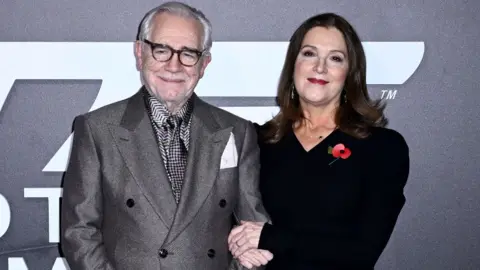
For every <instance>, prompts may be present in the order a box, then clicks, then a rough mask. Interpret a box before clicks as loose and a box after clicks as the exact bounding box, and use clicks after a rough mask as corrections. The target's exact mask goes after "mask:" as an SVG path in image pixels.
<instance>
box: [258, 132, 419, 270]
mask: <svg viewBox="0 0 480 270" xmlns="http://www.w3.org/2000/svg"><path fill="white" fill-rule="evenodd" d="M260 128H261V127H259V126H257V129H260ZM259 138H260V136H259ZM338 144H343V145H344V146H345V147H346V148H348V149H345V150H344V151H343V157H346V156H348V153H347V152H348V151H350V155H349V156H348V157H346V158H345V159H344V158H342V157H339V158H338V159H337V158H336V157H335V156H334V154H335V155H336V156H338V155H339V153H338V151H337V150H338V147H340V146H338V147H337V148H335V149H336V150H334V151H333V153H332V148H334V147H335V146H336V145H338ZM329 147H331V148H330V150H329ZM260 149H261V150H260V151H261V173H260V175H261V176H260V191H261V193H262V197H263V202H264V205H265V208H266V210H267V211H268V213H269V214H270V216H271V219H272V225H270V224H266V225H265V226H264V229H263V230H262V234H261V237H260V244H259V248H261V249H266V250H269V251H271V252H272V253H273V254H274V259H273V260H272V261H271V262H269V264H268V265H267V270H283V269H288V270H293V269H295V270H296V269H299V270H310V269H328V270H330V269H373V267H374V265H375V263H376V261H377V260H378V258H379V256H380V254H381V253H382V251H383V250H384V248H385V246H386V244H387V242H388V240H389V238H390V235H391V233H392V231H393V228H394V225H395V223H396V220H397V217H398V215H399V213H400V210H401V209H402V207H403V205H404V203H405V197H404V194H403V188H404V186H405V184H406V181H407V178H408V173H409V150H408V146H407V144H406V142H405V140H404V138H403V137H402V135H400V134H399V133H398V132H396V131H394V130H391V129H387V128H374V129H373V131H372V135H371V136H370V137H369V138H367V139H357V138H354V137H352V136H350V135H348V134H346V133H343V132H342V131H340V130H335V131H333V132H332V133H331V134H330V135H329V136H328V137H326V138H325V139H324V140H323V141H321V142H320V143H319V144H318V145H316V146H315V147H314V148H313V149H311V150H310V151H308V152H307V151H305V149H304V148H303V146H302V145H301V144H300V142H299V141H298V139H297V137H296V136H295V134H294V133H293V131H290V132H288V133H287V134H286V136H285V137H284V138H283V139H282V140H281V141H279V142H278V143H275V144H266V143H264V142H260Z"/></svg>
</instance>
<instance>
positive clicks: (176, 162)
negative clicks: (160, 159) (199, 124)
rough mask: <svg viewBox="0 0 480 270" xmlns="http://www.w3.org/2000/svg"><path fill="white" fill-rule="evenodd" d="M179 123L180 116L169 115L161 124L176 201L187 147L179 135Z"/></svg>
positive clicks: (177, 200)
mask: <svg viewBox="0 0 480 270" xmlns="http://www.w3.org/2000/svg"><path fill="white" fill-rule="evenodd" d="M181 123H182V118H181V117H180V116H177V115H171V116H169V117H168V118H167V120H166V121H165V122H164V123H163V125H162V129H163V131H164V132H165V133H164V134H165V135H167V136H163V137H162V140H163V145H164V147H165V152H166V153H165V154H166V159H165V161H166V165H167V166H166V169H167V174H168V178H169V179H170V182H171V184H172V190H173V195H174V197H175V201H176V202H177V203H178V202H179V201H180V195H181V192H182V185H183V178H184V176H185V168H186V166H187V149H185V146H184V144H183V142H182V140H181V137H180V132H181V129H180V127H181Z"/></svg>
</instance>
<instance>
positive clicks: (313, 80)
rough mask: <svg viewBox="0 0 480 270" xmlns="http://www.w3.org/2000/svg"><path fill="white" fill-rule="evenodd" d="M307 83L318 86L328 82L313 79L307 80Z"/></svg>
mask: <svg viewBox="0 0 480 270" xmlns="http://www.w3.org/2000/svg"><path fill="white" fill-rule="evenodd" d="M308 81H309V82H311V83H316V84H320V85H325V84H327V83H328V81H325V80H322V79H315V78H308Z"/></svg>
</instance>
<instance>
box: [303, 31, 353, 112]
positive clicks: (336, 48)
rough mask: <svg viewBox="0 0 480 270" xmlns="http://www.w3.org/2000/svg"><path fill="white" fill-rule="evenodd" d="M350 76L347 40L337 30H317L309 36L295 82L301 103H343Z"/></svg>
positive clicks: (309, 32)
mask: <svg viewBox="0 0 480 270" xmlns="http://www.w3.org/2000/svg"><path fill="white" fill-rule="evenodd" d="M347 73H348V55H347V46H346V44H345V39H344V38H343V35H342V33H341V32H340V31H338V30H337V29H336V28H334V27H330V28H326V27H314V28H312V29H310V30H309V31H308V32H307V34H306V35H305V37H304V39H303V42H302V46H301V49H300V52H299V54H298V56H297V59H296V61H295V70H294V74H293V79H294V83H295V88H296V90H297V93H298V95H299V96H300V102H301V103H307V104H311V105H314V106H325V105H330V104H332V103H337V104H338V103H339V102H340V97H341V93H342V89H343V87H344V84H345V79H346V77H347Z"/></svg>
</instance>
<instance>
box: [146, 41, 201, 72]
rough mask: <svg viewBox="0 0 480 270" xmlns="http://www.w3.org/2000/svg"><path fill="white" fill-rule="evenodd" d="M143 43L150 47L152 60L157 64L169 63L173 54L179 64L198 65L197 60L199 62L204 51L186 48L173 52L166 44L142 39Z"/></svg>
mask: <svg viewBox="0 0 480 270" xmlns="http://www.w3.org/2000/svg"><path fill="white" fill-rule="evenodd" d="M143 42H145V43H146V44H148V45H150V48H151V49H152V57H153V59H155V60H157V61H159V62H167V61H170V59H172V56H173V55H174V54H178V60H179V61H180V63H181V64H182V65H184V66H187V67H191V66H194V65H196V64H197V63H198V60H200V58H201V57H202V55H203V53H204V52H205V50H203V51H198V50H195V49H188V48H184V49H181V50H175V49H174V48H172V47H170V46H168V45H166V44H159V43H153V42H151V41H149V40H146V39H144V40H143Z"/></svg>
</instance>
